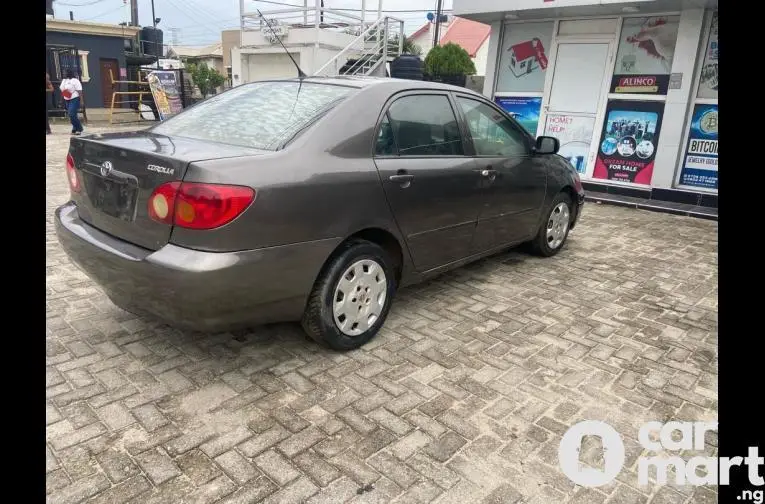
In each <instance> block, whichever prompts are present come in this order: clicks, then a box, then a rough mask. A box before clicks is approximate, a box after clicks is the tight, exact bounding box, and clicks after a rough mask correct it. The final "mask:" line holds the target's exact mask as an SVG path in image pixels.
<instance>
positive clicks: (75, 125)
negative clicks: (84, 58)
mask: <svg viewBox="0 0 765 504" xmlns="http://www.w3.org/2000/svg"><path fill="white" fill-rule="evenodd" d="M59 88H60V89H61V95H62V96H63V97H64V103H65V104H66V111H67V112H68V113H69V120H70V121H71V122H72V135H79V134H81V133H82V131H83V129H82V123H80V119H79V117H78V116H77V113H78V112H79V110H80V94H81V93H82V83H81V82H80V79H78V78H77V77H75V75H74V71H73V70H72V69H71V68H70V69H69V70H67V71H66V78H65V79H64V80H62V81H61V86H59Z"/></svg>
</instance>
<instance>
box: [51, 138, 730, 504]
mask: <svg viewBox="0 0 765 504" xmlns="http://www.w3.org/2000/svg"><path fill="white" fill-rule="evenodd" d="M87 129H88V132H100V131H107V130H117V129H119V128H99V127H93V128H87ZM54 131H55V132H56V134H54V135H52V136H48V138H47V154H48V163H47V167H46V176H47V187H46V193H47V199H46V206H47V218H46V230H47V235H46V252H47V256H46V257H47V258H46V279H47V281H46V289H47V293H48V295H47V299H48V302H47V330H46V364H47V366H46V370H45V373H46V375H45V376H46V424H47V432H46V434H47V435H46V439H47V443H46V473H47V476H46V491H47V494H48V495H47V500H48V502H50V503H56V504H58V503H76V502H89V503H93V502H96V503H100V502H108V503H110V504H111V503H117V502H130V503H133V504H164V503H168V504H170V503H177V502H184V503H188V504H191V503H212V502H226V503H252V502H284V503H293V502H312V503H313V502H317V503H318V502H333V503H334V502H353V503H372V502H375V503H388V502H401V503H406V502H431V501H432V502H438V503H451V502H454V503H459V504H464V503H465V502H476V503H480V502H485V503H500V502H510V503H517V502H524V503H526V504H531V503H548V502H561V503H564V504H568V503H577V502H587V503H591V502H593V503H595V502H615V503H616V502H624V503H647V502H652V503H657V504H660V503H674V502H678V503H680V502H697V501H698V502H712V501H713V500H714V499H715V498H716V490H715V489H714V488H704V489H696V490H694V489H682V488H679V487H677V488H675V487H672V486H668V487H664V488H662V487H658V486H656V485H649V486H648V487H640V486H639V485H638V484H637V476H636V473H635V472H634V464H635V460H636V457H637V456H638V455H640V453H641V448H640V446H639V445H638V444H637V441H636V438H637V429H638V427H639V426H640V425H641V423H643V422H646V421H648V420H656V419H658V420H661V421H669V420H681V421H713V420H716V417H717V382H718V380H717V302H718V301H717V278H718V277H717V275H718V273H717V223H716V222H714V221H706V220H699V219H692V218H687V217H679V216H673V215H668V214H660V213H652V212H646V211H641V210H635V209H628V208H621V207H616V206H605V205H602V206H601V205H596V204H592V203H588V204H587V206H586V208H585V210H584V215H583V218H582V221H581V222H580V223H579V225H578V226H577V227H576V229H575V230H574V231H573V232H572V233H571V236H570V240H569V242H568V244H567V246H566V248H565V250H563V251H562V252H561V253H560V254H559V255H557V256H556V257H554V258H550V259H541V258H537V257H533V256H530V255H527V254H526V253H524V252H523V251H521V250H511V251H508V252H504V253H501V254H498V255H496V256H493V257H491V258H487V259H484V260H481V261H479V262H478V263H475V264H471V265H468V266H466V267H463V268H461V269H458V270H455V271H452V272H449V273H446V274H443V275H441V276H439V277H438V278H435V279H433V280H431V281H429V282H427V283H425V284H422V285H418V286H413V287H409V288H405V289H402V290H401V291H400V292H399V293H398V296H397V299H396V301H395V302H394V304H393V308H392V310H391V312H390V315H389V317H388V319H387V321H386V324H385V326H384V327H383V328H382V330H381V331H380V333H379V334H378V336H377V338H375V339H374V340H373V341H372V342H370V343H369V344H368V345H367V346H365V347H364V348H362V349H359V350H355V351H352V352H347V353H344V354H340V353H336V352H332V351H330V350H327V349H324V348H322V347H319V346H317V345H315V344H313V343H311V342H310V341H308V340H307V339H306V338H305V337H304V336H303V334H302V332H301V330H300V329H299V327H297V326H296V325H294V324H278V325H272V326H268V327H261V328H255V329H252V330H249V331H241V332H238V333H236V334H228V333H226V334H217V335H205V334H196V333H188V332H182V331H178V330H175V329H172V328H168V327H166V326H164V325H162V324H161V323H158V322H156V321H152V320H148V319H142V318H140V317H137V316H134V315H132V314H129V313H126V312H124V311H122V310H120V309H118V308H116V307H115V306H114V305H112V304H111V302H110V301H109V300H108V299H107V298H106V297H105V295H104V294H103V292H102V291H101V290H100V288H99V287H98V286H96V285H95V284H94V283H93V282H91V281H90V280H89V279H88V278H87V277H86V276H85V275H84V274H83V273H81V272H80V271H79V270H78V269H77V268H76V267H74V266H73V265H72V263H71V262H70V261H69V259H68V258H67V257H66V255H65V254H64V253H63V251H62V249H61V247H60V245H59V243H58V240H57V239H56V236H55V232H54V229H53V211H54V209H55V208H56V207H57V206H58V205H60V204H62V203H63V202H65V201H66V200H67V198H68V184H67V180H66V175H65V173H64V158H65V154H66V150H67V146H68V142H69V136H68V134H67V133H66V131H67V130H66V127H65V126H63V125H54ZM585 419H591V420H597V419H599V420H604V421H606V422H609V423H610V424H611V425H613V426H614V427H615V428H616V429H617V430H618V431H619V432H620V434H621V435H622V436H623V438H624V439H625V447H626V451H627V465H626V466H627V467H632V468H633V469H625V470H624V471H623V472H622V473H621V474H620V475H619V477H618V478H617V480H616V481H615V482H613V483H612V484H610V485H606V486H605V487H602V488H599V489H594V490H583V489H581V488H579V487H576V486H575V485H574V484H573V483H572V482H571V481H569V480H568V479H567V478H566V477H565V476H564V475H563V473H562V472H561V471H560V469H559V468H558V466H557V448H558V444H559V443H560V439H561V435H562V434H563V433H564V432H565V431H566V430H567V429H568V428H569V427H570V426H571V425H573V424H575V423H577V422H578V421H580V420H585ZM706 441H707V445H706V449H705V454H707V455H713V454H714V453H716V448H717V437H716V435H715V434H714V433H709V434H708V435H707V438H706ZM596 453H597V450H595V451H594V452H585V453H584V455H583V456H586V457H594V456H595V455H594V454H596ZM362 488H367V489H368V490H366V491H362V490H360V489H362ZM359 492H360V493H359Z"/></svg>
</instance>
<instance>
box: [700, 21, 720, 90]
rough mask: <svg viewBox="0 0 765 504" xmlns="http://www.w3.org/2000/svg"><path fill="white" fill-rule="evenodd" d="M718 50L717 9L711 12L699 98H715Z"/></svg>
mask: <svg viewBox="0 0 765 504" xmlns="http://www.w3.org/2000/svg"><path fill="white" fill-rule="evenodd" d="M719 56H720V50H719V48H718V46H717V11H715V12H714V13H713V14H712V25H711V27H710V30H709V41H708V42H707V52H706V54H705V55H704V66H703V67H701V78H700V79H699V92H698V95H697V96H698V97H699V98H712V99H715V100H716V99H717V62H718V60H719Z"/></svg>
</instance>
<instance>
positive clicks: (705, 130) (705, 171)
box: [680, 105, 717, 189]
mask: <svg viewBox="0 0 765 504" xmlns="http://www.w3.org/2000/svg"><path fill="white" fill-rule="evenodd" d="M680 184H681V185H684V186H693V187H704V188H706V189H717V105H696V106H695V107H694V108H693V118H692V120H691V128H690V132H689V134H688V146H687V149H686V151H685V158H684V159H683V166H682V170H681V171H680Z"/></svg>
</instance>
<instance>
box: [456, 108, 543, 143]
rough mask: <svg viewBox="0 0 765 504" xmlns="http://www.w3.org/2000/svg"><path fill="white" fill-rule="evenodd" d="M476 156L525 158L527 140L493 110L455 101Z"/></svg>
mask: <svg viewBox="0 0 765 504" xmlns="http://www.w3.org/2000/svg"><path fill="white" fill-rule="evenodd" d="M457 102H458V103H459V104H460V107H461V108H462V111H463V113H464V114H465V119H466V120H467V124H468V130H469V132H470V136H471V137H472V139H473V145H475V151H476V154H478V155H479V156H502V157H509V156H525V155H527V154H528V150H527V149H528V148H527V145H526V137H525V135H524V134H523V133H522V132H521V131H520V129H519V128H516V127H515V126H514V125H513V124H512V122H511V121H510V120H509V119H507V118H506V117H505V116H503V115H502V114H500V113H499V112H498V111H496V110H495V109H494V108H492V107H490V106H488V105H486V104H484V103H481V102H479V101H476V100H471V99H468V98H457Z"/></svg>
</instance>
